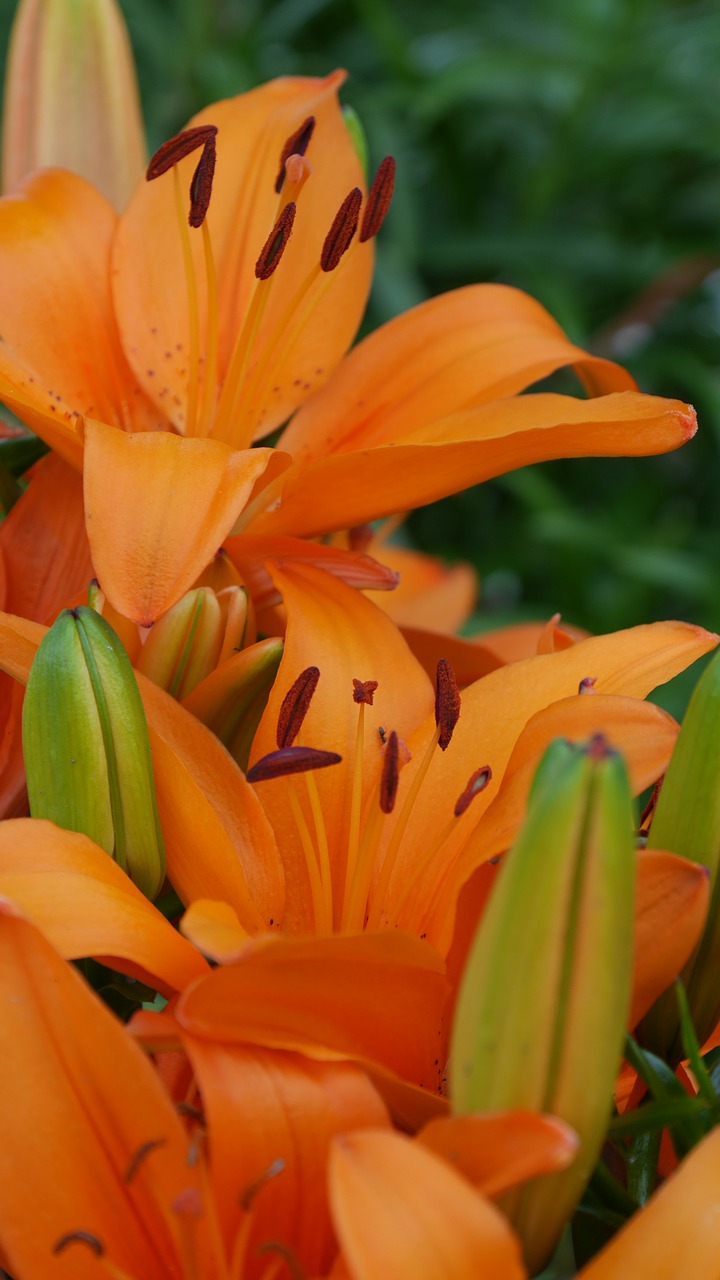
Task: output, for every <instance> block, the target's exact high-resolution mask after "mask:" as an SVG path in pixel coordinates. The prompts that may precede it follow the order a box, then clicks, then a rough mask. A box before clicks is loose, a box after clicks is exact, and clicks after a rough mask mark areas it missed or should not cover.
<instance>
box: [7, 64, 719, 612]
mask: <svg viewBox="0 0 720 1280" xmlns="http://www.w3.org/2000/svg"><path fill="white" fill-rule="evenodd" d="M342 79H343V75H342V73H336V74H334V75H332V76H330V77H328V78H327V79H325V80H313V79H308V80H302V79H285V80H279V81H275V82H273V83H271V84H269V85H266V86H264V87H263V88H261V89H257V90H255V91H253V92H252V93H248V94H245V95H243V96H242V97H240V98H236V99H232V100H229V101H227V102H222V103H217V104H215V105H214V106H213V107H211V108H208V109H207V110H206V111H203V112H201V113H200V114H199V115H198V116H197V117H195V118H194V120H193V121H192V122H191V131H195V132H193V133H192V138H193V139H194V140H195V141H196V142H197V143H198V145H199V146H201V158H200V161H199V163H198V165H197V174H196V176H195V177H194V178H192V175H193V171H194V169H195V167H196V161H197V153H196V154H194V155H189V154H187V152H188V146H189V144H188V143H187V135H180V139H179V140H174V141H173V142H172V143H169V144H167V145H166V147H165V148H161V151H160V153H158V157H159V158H158V157H156V158H155V160H154V161H153V162H151V169H150V172H151V175H152V176H155V175H157V180H156V181H152V182H150V183H146V184H143V186H142V187H141V188H140V189H139V190H138V191H137V192H136V193H135V196H134V197H133V198H132V200H131V202H130V205H129V207H128V209H127V211H126V212H125V213H124V214H123V215H122V217H120V218H118V216H117V215H116V214H115V212H114V211H113V210H112V208H111V207H110V206H109V205H108V204H107V203H106V202H105V201H104V200H103V198H102V197H101V196H100V195H99V193H98V192H96V191H95V190H94V189H93V188H91V187H90V186H89V185H88V184H87V183H84V182H83V181H82V179H80V178H78V177H76V176H74V175H71V174H67V173H62V172H59V171H58V172H45V173H43V174H41V175H38V176H37V177H35V178H32V179H30V180H29V181H27V182H26V183H24V184H23V185H22V186H21V187H20V188H19V189H18V191H17V192H16V193H15V194H14V195H12V196H9V197H7V198H5V199H4V200H3V201H2V202H0V269H1V270H2V272H3V279H4V280H5V283H6V295H7V305H6V307H5V308H4V324H3V340H2V343H1V344H0V397H2V399H4V400H5V401H6V402H7V404H8V405H10V407H12V408H13V409H14V410H15V412H16V413H18V414H19V416H20V417H22V418H23V419H24V420H25V421H26V422H27V424H28V425H29V426H30V427H31V428H32V429H33V430H35V431H37V432H38V434H40V435H41V436H42V437H43V438H44V439H45V440H46V441H47V442H48V443H49V444H50V445H51V446H52V447H53V448H55V449H56V450H58V451H59V452H60V453H61V454H62V455H63V456H64V457H65V458H66V459H67V460H68V461H69V462H71V464H72V465H73V466H75V467H77V468H80V467H83V469H84V487H85V508H86V515H87V523H88V535H89V539H90V546H91V551H92V557H93V562H94V565H95V569H96V572H97V575H98V577H99V578H100V581H101V583H102V586H103V589H104V590H105V592H106V593H107V595H108V597H109V599H110V600H111V603H112V604H113V605H114V606H115V607H116V608H118V609H119V610H120V611H121V612H122V613H124V614H125V615H127V616H129V617H132V618H134V619H135V620H136V621H138V622H141V623H143V624H145V623H148V622H151V621H153V620H154V619H155V618H156V617H157V616H159V614H160V613H161V612H163V611H164V610H165V609H167V608H168V607H169V605H170V604H172V603H173V601H174V600H175V599H177V598H178V595H179V594H182V592H183V591H184V590H185V589H187V587H189V586H190V585H191V584H192V582H193V581H194V579H195V578H196V577H197V576H198V574H199V573H200V572H201V570H202V569H203V567H204V566H205V564H207V562H208V561H209V560H210V558H211V556H212V554H213V553H214V551H215V549H216V548H217V546H218V545H220V543H221V542H222V541H223V539H224V538H225V537H226V536H227V535H228V533H229V532H230V531H231V529H233V527H235V529H236V530H237V531H239V530H242V531H243V532H244V531H245V530H248V531H251V532H252V533H253V535H255V536H256V537H257V538H259V539H261V538H265V537H266V536H270V535H275V536H277V535H284V536H296V537H297V536H301V537H306V536H317V535H321V534H324V533H326V532H328V531H332V530H335V529H342V528H347V527H348V526H349V525H355V524H362V523H364V522H365V521H367V520H369V519H373V518H375V517H376V516H379V515H383V514H391V513H393V512H395V511H397V510H398V508H401V509H408V508H409V507H412V506H415V505H418V504H419V503H423V502H427V501H431V500H432V499H434V498H436V497H440V496H442V495H443V494H447V493H450V492H453V491H454V490H457V489H459V488H462V487H465V486H467V485H468V484H472V483H476V482H478V481H480V480H482V479H485V478H487V477H489V476H492V475H496V474H498V473H500V472H502V471H505V470H508V469H510V468H512V467H515V466H522V465H525V464H526V463H528V462H531V461H535V460H539V459H542V458H550V457H557V456H563V455H568V454H570V455H573V454H588V453H595V454H607V453H610V454H613V453H632V454H639V453H648V452H650V453H652V452H658V451H663V450H667V449H672V448H675V447H677V446H678V445H679V444H681V443H682V442H683V441H684V440H685V439H687V438H688V436H689V435H691V434H692V433H693V431H694V429H695V423H694V415H693V413H692V410H690V409H689V408H688V407H687V406H685V405H682V404H680V403H678V402H676V401H671V400H662V399H658V398H654V397H647V396H642V395H639V394H638V393H637V391H636V390H635V388H634V384H633V382H632V379H630V378H629V376H628V375H627V374H625V373H624V372H623V371H622V370H621V369H619V368H618V367H617V366H615V365H613V364H611V363H610V362H607V361H604V360H601V359H599V358H597V357H594V356H590V355H588V354H587V353H585V352H583V351H582V350H580V349H579V348H577V347H575V346H573V344H572V343H570V342H569V341H568V340H567V339H566V338H565V336H564V335H563V333H562V331H561V330H560V329H559V328H558V326H557V325H556V324H555V323H554V322H553V321H552V320H551V319H550V317H549V316H548V315H547V313H546V312H545V311H544V310H543V308H542V307H540V306H539V304H537V303H535V302H533V301H532V300H531V299H529V298H527V297H525V296H524V295H523V294H521V293H520V292H518V291H517V290H514V289H510V288H507V287H505V286H501V285H485V286H483V285H477V286H471V287H469V288H466V289H460V290H458V291H456V292H455V293H450V294H446V295H444V296H442V297H439V298H436V299H434V300H433V301H431V302H428V303H425V304H423V305H421V306H420V307H418V308H415V310H413V311H411V312H409V313H407V315H405V316H401V317H399V318H398V319H396V320H394V321H392V322H391V323H390V324H389V325H386V326H384V328H383V329H381V330H379V331H378V332H377V333H376V334H373V335H372V336H371V337H370V338H367V339H365V341H363V342H362V343H361V344H360V345H359V346H358V347H357V348H356V350H355V351H354V352H352V353H351V354H350V355H349V356H347V357H346V358H345V359H343V356H344V354H345V352H346V350H347V347H348V345H349V343H350V342H351V340H352V338H353V336H354V333H355V331H356V329H357V326H358V323H359V321H360V318H361V315H362V310H363V307H364V304H365V299H366V296H367V291H368V287H369V281H370V273H371V270H372V243H371V240H372V236H373V235H374V234H375V232H376V231H377V229H378V227H379V225H380V222H381V220H382V216H383V214H384V212H385V210H386V208H387V203H388V199H389V194H390V187H391V179H392V166H391V165H390V163H389V162H388V163H387V164H386V163H385V162H383V165H381V166H380V170H379V172H378V176H377V179H376V181H375V183H374V184H373V187H372V189H371V192H370V195H369V198H368V200H367V201H366V202H365V204H364V205H363V207H362V209H361V208H360V204H361V202H362V190H363V187H364V184H363V179H362V174H361V172H360V165H359V161H358V159H357V157H356V155H355V152H354V149H353V146H352V143H351V141H350V138H349V134H348V132H347V129H346V127H345V125H344V122H343V119H342V116H341V113H340V111H339V107H338V102H337V90H338V87H339V85H340V84H341V82H342ZM305 151H307V156H306V155H305V154H304V153H305ZM215 157H217V167H216V169H215V171H214V177H213V165H214V161H215ZM281 157H282V161H281V160H280V158H281ZM176 158H178V161H177V163H176V164H174V165H173V160H174V159H176ZM279 165H280V169H278V166H279ZM170 167H172V168H173V173H172V174H171V173H169V172H167V171H166V169H167V168H170ZM191 178H192V184H191ZM190 185H191V187H192V192H191V219H192V221H193V222H194V223H197V224H201V225H196V226H193V227H188V226H187V223H186V217H187V207H186V201H185V195H184V193H185V191H186V190H187V188H188V186H190ZM278 191H279V195H278V194H277V192H278ZM348 193H350V194H348ZM291 208H292V210H293V212H292V213H291V212H290V210H291ZM295 211H296V213H295ZM205 214H206V215H207V216H205ZM358 217H360V223H359V225H360V232H359V236H356V237H355V238H354V239H353V240H352V243H349V241H350V237H351V233H352V232H353V231H354V228H355V224H356V223H357V222H358ZM290 233H292V234H290ZM348 243H349V247H347V246H348ZM342 248H347V252H345V253H344V254H342V256H340V250H341V249H342ZM90 350H92V352H93V358H92V360H91V361H90V360H88V358H87V353H88V351H90ZM565 365H572V366H574V367H575V368H576V369H577V371H578V373H579V374H580V376H581V378H582V379H583V381H584V383H585V385H586V387H587V388H588V389H589V391H590V392H591V394H592V395H593V396H594V397H595V398H594V399H591V400H578V399H574V398H573V397H570V396H558V395H548V394H544V393H543V394H537V395H533V396H532V397H524V396H519V395H518V392H520V391H522V390H523V389H525V388H527V387H528V386H530V385H531V384H532V383H534V382H536V381H537V380H538V379H541V378H543V377H545V376H546V375H548V374H549V373H551V372H553V371H554V370H555V369H558V368H560V367H563V366H565ZM294 411H297V412H295V416H294V418H293V420H292V422H291V423H290V425H289V427H288V428H287V429H286V431H285V432H284V433H283V435H282V437H281V439H280V441H279V444H278V448H277V450H275V451H271V450H264V449H253V450H251V449H250V446H251V445H252V443H253V441H254V440H255V439H256V438H257V437H261V436H263V435H265V434H266V433H267V432H269V431H270V430H272V429H274V428H275V427H277V426H279V425H281V424H282V423H283V422H284V421H285V420H286V419H287V418H288V416H289V415H290V414H292V413H293V412H294ZM118 428H120V430H118Z"/></svg>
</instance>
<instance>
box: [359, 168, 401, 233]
mask: <svg viewBox="0 0 720 1280" xmlns="http://www.w3.org/2000/svg"><path fill="white" fill-rule="evenodd" d="M394 187H395V161H394V159H393V157H392V156H386V157H385V159H384V160H381V161H380V164H379V165H378V171H377V173H376V174H375V177H374V178H373V183H372V186H371V188H370V190H369V191H368V196H367V200H366V202H365V212H364V213H363V220H362V226H361V227H360V243H361V244H364V243H365V241H366V240H371V239H372V237H373V236H376V235H377V233H378V231H379V230H380V228H381V226H382V224H383V222H384V221H385V218H386V216H387V211H388V209H389V208H390V201H391V200H392V195H393V190H394Z"/></svg>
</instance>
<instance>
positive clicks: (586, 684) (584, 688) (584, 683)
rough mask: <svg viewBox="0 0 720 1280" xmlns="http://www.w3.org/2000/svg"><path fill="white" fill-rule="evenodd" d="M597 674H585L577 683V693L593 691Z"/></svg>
mask: <svg viewBox="0 0 720 1280" xmlns="http://www.w3.org/2000/svg"><path fill="white" fill-rule="evenodd" d="M596 684H597V676H585V677H584V678H583V679H582V680H581V681H580V683H579V685H578V693H594V692H595V685H596Z"/></svg>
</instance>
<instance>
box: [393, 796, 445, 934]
mask: <svg viewBox="0 0 720 1280" xmlns="http://www.w3.org/2000/svg"><path fill="white" fill-rule="evenodd" d="M457 821H458V820H457V818H456V817H455V816H454V815H453V817H452V818H450V819H449V821H448V822H446V823H445V826H444V827H443V829H442V831H441V832H440V834H439V835H438V836H436V837H435V839H434V840H433V842H432V844H431V845H430V848H429V849H427V850H426V851H425V853H424V854H423V856H422V858H420V860H419V861H418V863H417V866H415V867H414V868H413V871H412V875H411V876H410V878H409V880H407V881H406V882H405V883H404V884H403V887H402V890H401V892H400V895H399V897H398V899H397V901H396V902H395V905H394V907H392V909H391V910H389V911H388V912H387V913H386V924H387V927H388V928H389V929H394V928H396V927H397V923H398V920H399V919H400V915H401V913H402V910H403V907H404V906H405V904H406V902H407V901H408V898H409V897H410V895H411V893H412V892H413V890H414V889H415V887H416V885H417V883H418V881H419V880H420V877H421V876H422V875H423V873H424V872H425V871H427V868H428V867H429V866H430V864H431V862H432V861H433V859H434V857H435V855H436V854H437V853H438V852H439V850H440V849H441V848H442V846H443V845H444V843H445V841H446V840H447V839H448V837H449V836H450V835H451V834H452V832H453V831H454V829H455V827H456V826H457Z"/></svg>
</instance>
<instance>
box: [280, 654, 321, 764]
mask: <svg viewBox="0 0 720 1280" xmlns="http://www.w3.org/2000/svg"><path fill="white" fill-rule="evenodd" d="M319 679H320V668H319V667H305V670H304V671H301V672H300V675H299V676H298V677H297V679H296V680H294V681H293V683H292V684H291V686H290V688H289V689H288V691H287V693H286V694H285V697H284V698H283V700H282V703H281V706H280V712H279V714H278V723H277V732H276V734H275V741H276V742H277V744H278V747H291V746H292V744H293V742H294V741H295V739H296V738H297V736H298V734H299V732H300V730H301V728H302V723H303V720H304V719H305V716H306V715H307V713H308V710H309V708H310V703H311V701H312V697H313V694H314V692H315V690H316V689H317V684H318V680H319Z"/></svg>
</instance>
